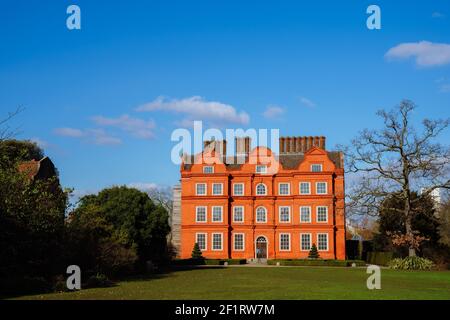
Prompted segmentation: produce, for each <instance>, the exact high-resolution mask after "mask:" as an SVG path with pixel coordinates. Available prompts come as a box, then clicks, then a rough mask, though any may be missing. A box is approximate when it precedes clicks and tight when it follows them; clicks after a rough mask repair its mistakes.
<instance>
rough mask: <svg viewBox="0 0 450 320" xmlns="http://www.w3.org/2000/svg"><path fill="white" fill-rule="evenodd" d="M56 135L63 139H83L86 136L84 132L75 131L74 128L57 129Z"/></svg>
mask: <svg viewBox="0 0 450 320" xmlns="http://www.w3.org/2000/svg"><path fill="white" fill-rule="evenodd" d="M55 133H56V134H57V135H58V136H63V137H71V138H81V137H82V136H84V133H83V131H82V130H79V129H74V128H67V127H66V128H56V129H55Z"/></svg>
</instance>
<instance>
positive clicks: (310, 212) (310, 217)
mask: <svg viewBox="0 0 450 320" xmlns="http://www.w3.org/2000/svg"><path fill="white" fill-rule="evenodd" d="M302 208H308V209H309V221H303V220H302ZM299 210H300V223H311V222H312V208H311V206H300V209H299Z"/></svg>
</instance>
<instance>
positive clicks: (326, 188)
mask: <svg viewBox="0 0 450 320" xmlns="http://www.w3.org/2000/svg"><path fill="white" fill-rule="evenodd" d="M319 183H325V193H319V192H318V187H317V186H318V185H319ZM316 194H328V182H325V181H318V182H316Z"/></svg>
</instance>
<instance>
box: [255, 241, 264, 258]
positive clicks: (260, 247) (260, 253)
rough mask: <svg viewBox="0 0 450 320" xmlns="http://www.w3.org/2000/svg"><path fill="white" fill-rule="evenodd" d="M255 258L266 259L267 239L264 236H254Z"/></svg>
mask: <svg viewBox="0 0 450 320" xmlns="http://www.w3.org/2000/svg"><path fill="white" fill-rule="evenodd" d="M255 254H256V258H257V259H267V239H266V237H264V236H259V237H258V238H256V252H255Z"/></svg>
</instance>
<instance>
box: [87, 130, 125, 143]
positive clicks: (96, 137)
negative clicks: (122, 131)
mask: <svg viewBox="0 0 450 320" xmlns="http://www.w3.org/2000/svg"><path fill="white" fill-rule="evenodd" d="M86 135H87V137H88V139H89V141H91V142H93V143H94V144H99V145H115V144H121V143H122V140H121V139H119V138H117V137H113V136H111V135H109V134H108V133H106V132H105V130H103V129H87V130H86Z"/></svg>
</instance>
